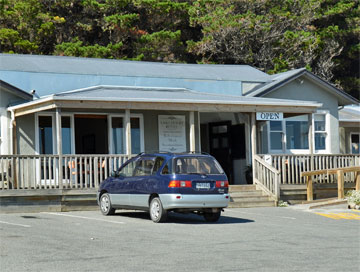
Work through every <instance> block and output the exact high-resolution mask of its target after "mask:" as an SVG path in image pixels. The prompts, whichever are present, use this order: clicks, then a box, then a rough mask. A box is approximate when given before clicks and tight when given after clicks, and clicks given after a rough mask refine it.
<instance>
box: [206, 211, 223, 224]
mask: <svg viewBox="0 0 360 272" xmlns="http://www.w3.org/2000/svg"><path fill="white" fill-rule="evenodd" d="M220 216H221V211H219V212H215V213H212V212H207V213H204V218H205V220H206V222H217V221H218V220H219V218H220Z"/></svg>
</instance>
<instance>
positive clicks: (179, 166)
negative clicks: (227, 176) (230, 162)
mask: <svg viewBox="0 0 360 272" xmlns="http://www.w3.org/2000/svg"><path fill="white" fill-rule="evenodd" d="M174 166H175V174H206V175H218V174H224V170H223V169H222V168H221V166H220V164H219V163H218V162H217V161H216V160H215V159H214V158H212V157H194V156H191V157H179V158H175V159H174Z"/></svg>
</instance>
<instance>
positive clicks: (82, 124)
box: [75, 114, 109, 154]
mask: <svg viewBox="0 0 360 272" xmlns="http://www.w3.org/2000/svg"><path fill="white" fill-rule="evenodd" d="M107 131H108V126H107V116H106V115H84V114H77V115H75V151H76V154H108V152H109V149H108V133H107Z"/></svg>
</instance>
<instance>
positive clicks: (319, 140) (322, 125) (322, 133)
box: [314, 114, 326, 150]
mask: <svg viewBox="0 0 360 272" xmlns="http://www.w3.org/2000/svg"><path fill="white" fill-rule="evenodd" d="M314 133H315V149H316V150H325V149H326V121H325V114H315V116H314Z"/></svg>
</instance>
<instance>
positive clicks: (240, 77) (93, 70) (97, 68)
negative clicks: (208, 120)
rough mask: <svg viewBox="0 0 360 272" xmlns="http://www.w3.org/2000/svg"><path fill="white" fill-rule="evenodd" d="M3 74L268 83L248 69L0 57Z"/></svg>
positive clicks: (63, 57) (158, 63) (94, 60)
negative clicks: (49, 74)
mask: <svg viewBox="0 0 360 272" xmlns="http://www.w3.org/2000/svg"><path fill="white" fill-rule="evenodd" d="M0 70H4V71H23V72H37V73H59V74H79V75H81V74H86V75H89V74H93V75H116V76H134V77H136V76H141V77H165V78H183V79H204V80H209V79H211V80H232V81H254V82H264V81H267V80H268V79H269V75H268V74H266V73H264V72H261V71H260V70H258V69H255V68H253V67H251V66H248V65H219V64H180V63H162V62H143V61H125V60H111V59H95V58H78V57H65V56H40V55H14V54H0Z"/></svg>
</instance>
